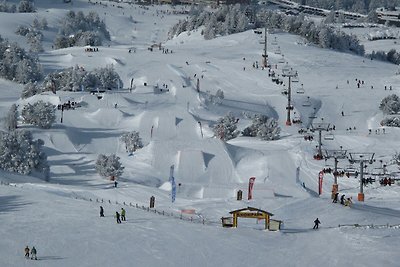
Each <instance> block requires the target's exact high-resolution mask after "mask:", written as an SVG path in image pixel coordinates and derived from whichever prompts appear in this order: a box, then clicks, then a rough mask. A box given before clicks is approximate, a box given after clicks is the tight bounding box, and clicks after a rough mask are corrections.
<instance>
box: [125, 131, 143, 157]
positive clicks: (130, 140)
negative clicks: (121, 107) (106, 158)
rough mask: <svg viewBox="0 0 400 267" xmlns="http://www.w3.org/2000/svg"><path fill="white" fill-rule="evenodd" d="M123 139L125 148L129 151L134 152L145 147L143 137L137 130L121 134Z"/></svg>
mask: <svg viewBox="0 0 400 267" xmlns="http://www.w3.org/2000/svg"><path fill="white" fill-rule="evenodd" d="M121 141H122V142H124V143H125V148H126V150H127V152H129V153H133V152H135V151H136V150H137V149H139V148H142V147H143V143H142V138H140V136H139V133H138V132H136V131H133V132H129V133H124V134H123V135H122V136H121Z"/></svg>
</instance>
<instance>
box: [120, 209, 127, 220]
mask: <svg viewBox="0 0 400 267" xmlns="http://www.w3.org/2000/svg"><path fill="white" fill-rule="evenodd" d="M125 214H126V211H125V209H124V208H121V220H123V221H126V218H125Z"/></svg>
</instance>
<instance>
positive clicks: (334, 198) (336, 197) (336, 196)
mask: <svg viewBox="0 0 400 267" xmlns="http://www.w3.org/2000/svg"><path fill="white" fill-rule="evenodd" d="M338 196H339V192H336V193H335V196H334V197H333V201H332V203H337V201H338Z"/></svg>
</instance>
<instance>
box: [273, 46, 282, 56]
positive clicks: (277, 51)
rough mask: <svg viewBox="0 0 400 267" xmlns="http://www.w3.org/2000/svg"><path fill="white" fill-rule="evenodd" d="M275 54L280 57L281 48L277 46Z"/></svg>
mask: <svg viewBox="0 0 400 267" xmlns="http://www.w3.org/2000/svg"><path fill="white" fill-rule="evenodd" d="M274 52H275V54H277V55H280V54H281V48H280V47H279V46H278V48H277V49H275V51H274Z"/></svg>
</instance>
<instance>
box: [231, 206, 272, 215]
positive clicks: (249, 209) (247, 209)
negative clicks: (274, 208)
mask: <svg viewBox="0 0 400 267" xmlns="http://www.w3.org/2000/svg"><path fill="white" fill-rule="evenodd" d="M241 211H258V212H261V213H266V214H268V215H269V216H274V214H272V213H270V212H268V211H265V210H261V209H257V208H253V207H247V208H243V209H238V210H233V211H230V212H229V213H230V214H233V213H238V212H241Z"/></svg>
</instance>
